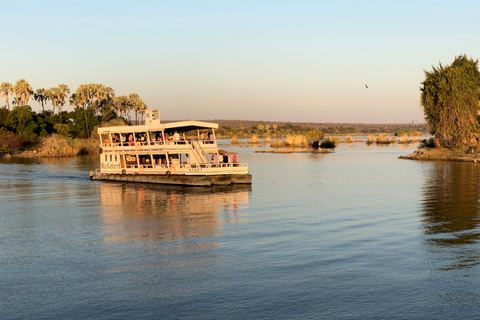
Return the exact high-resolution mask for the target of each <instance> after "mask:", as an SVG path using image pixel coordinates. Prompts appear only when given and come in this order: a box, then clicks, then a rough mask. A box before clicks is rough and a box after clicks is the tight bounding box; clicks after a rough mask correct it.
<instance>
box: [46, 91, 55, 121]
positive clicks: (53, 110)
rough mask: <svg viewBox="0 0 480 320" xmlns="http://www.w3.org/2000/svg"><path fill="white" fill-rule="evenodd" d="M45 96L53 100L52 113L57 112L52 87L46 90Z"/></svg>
mask: <svg viewBox="0 0 480 320" xmlns="http://www.w3.org/2000/svg"><path fill="white" fill-rule="evenodd" d="M45 97H46V98H47V99H46V100H47V101H48V100H51V101H52V115H54V114H55V105H54V104H53V92H52V90H51V89H47V90H45Z"/></svg>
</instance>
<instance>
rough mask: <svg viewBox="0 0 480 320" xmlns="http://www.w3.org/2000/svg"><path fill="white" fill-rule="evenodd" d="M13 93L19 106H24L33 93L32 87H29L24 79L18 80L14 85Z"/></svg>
mask: <svg viewBox="0 0 480 320" xmlns="http://www.w3.org/2000/svg"><path fill="white" fill-rule="evenodd" d="M13 93H14V94H15V96H16V98H17V99H18V100H19V101H20V104H21V105H22V106H26V105H27V103H28V100H29V99H30V95H31V94H32V93H33V92H32V86H30V84H28V82H27V81H26V80H25V79H20V80H18V81H17V82H16V83H15V86H14V87H13Z"/></svg>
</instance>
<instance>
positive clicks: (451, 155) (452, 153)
mask: <svg viewBox="0 0 480 320" xmlns="http://www.w3.org/2000/svg"><path fill="white" fill-rule="evenodd" d="M399 158H400V159H408V160H437V161H459V162H477V161H480V154H479V153H465V152H464V151H462V150H450V149H443V148H434V149H429V148H422V149H418V150H415V151H414V152H413V153H412V154H408V155H404V156H400V157H399Z"/></svg>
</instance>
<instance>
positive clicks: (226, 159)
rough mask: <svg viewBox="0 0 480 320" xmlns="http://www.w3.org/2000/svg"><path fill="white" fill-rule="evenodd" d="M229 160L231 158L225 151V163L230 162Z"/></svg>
mask: <svg viewBox="0 0 480 320" xmlns="http://www.w3.org/2000/svg"><path fill="white" fill-rule="evenodd" d="M229 160H230V159H229V158H228V154H227V153H226V152H225V153H224V154H223V163H228V161H229Z"/></svg>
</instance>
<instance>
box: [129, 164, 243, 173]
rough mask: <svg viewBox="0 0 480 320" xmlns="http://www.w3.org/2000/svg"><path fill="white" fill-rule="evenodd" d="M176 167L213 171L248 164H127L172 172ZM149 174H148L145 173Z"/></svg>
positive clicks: (132, 167) (130, 166) (133, 167)
mask: <svg viewBox="0 0 480 320" xmlns="http://www.w3.org/2000/svg"><path fill="white" fill-rule="evenodd" d="M172 167H174V168H175V169H176V170H178V169H211V168H245V167H248V163H246V162H236V163H206V164H193V163H179V164H151V163H145V164H142V163H140V164H125V169H131V170H132V169H133V170H134V169H138V170H145V169H152V170H153V169H164V170H165V171H167V170H170V169H171V168H172ZM145 173H147V172H145Z"/></svg>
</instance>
